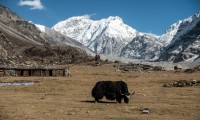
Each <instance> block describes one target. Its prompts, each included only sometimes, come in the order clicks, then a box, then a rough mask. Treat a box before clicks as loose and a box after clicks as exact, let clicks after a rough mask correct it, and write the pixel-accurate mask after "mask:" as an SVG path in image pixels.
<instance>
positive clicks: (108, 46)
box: [52, 16, 138, 56]
mask: <svg viewBox="0 0 200 120" xmlns="http://www.w3.org/2000/svg"><path fill="white" fill-rule="evenodd" d="M52 29H54V30H55V31H58V32H61V33H62V34H65V35H67V36H69V37H71V38H73V39H76V40H77V41H79V42H80V43H82V44H84V45H85V46H87V47H89V48H90V49H91V50H93V51H96V52H98V53H104V54H106V55H114V56H117V55H119V54H120V52H121V49H122V48H123V47H124V46H125V45H126V44H128V43H129V42H130V41H131V40H132V39H133V38H134V37H135V36H136V35H137V34H138V32H137V31H136V30H135V29H133V28H131V27H130V26H128V25H126V24H124V23H123V20H122V19H121V18H120V17H118V16H115V17H114V16H110V17H108V18H104V19H101V20H92V19H91V18H90V17H89V16H77V17H72V18H69V19H66V20H64V21H61V22H59V23H57V24H56V25H54V26H53V27H52Z"/></svg>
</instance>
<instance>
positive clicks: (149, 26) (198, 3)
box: [0, 0, 200, 35]
mask: <svg viewBox="0 0 200 120" xmlns="http://www.w3.org/2000/svg"><path fill="white" fill-rule="evenodd" d="M0 3H1V4H3V5H5V6H6V7H8V8H10V9H11V10H12V11H14V12H15V13H17V14H18V15H20V16H21V17H22V18H24V19H26V20H28V21H33V22H34V23H38V24H42V25H45V26H47V27H52V26H53V25H55V24H56V23H57V22H59V21H62V20H65V19H67V18H69V17H72V16H81V15H86V14H87V15H91V18H92V19H95V20H98V19H102V18H107V17H109V16H119V17H121V18H122V19H123V21H124V23H126V24H128V25H129V26H131V27H133V28H134V29H136V30H138V31H140V32H150V33H154V34H157V35H161V34H162V33H164V31H165V30H166V29H167V28H168V27H169V26H170V25H171V24H173V23H175V22H178V20H182V19H185V18H187V17H189V16H191V15H193V14H195V13H197V12H198V11H200V0H1V1H0Z"/></svg>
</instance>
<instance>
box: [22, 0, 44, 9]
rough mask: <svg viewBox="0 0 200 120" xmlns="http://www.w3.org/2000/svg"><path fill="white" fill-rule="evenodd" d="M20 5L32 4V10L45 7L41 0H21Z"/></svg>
mask: <svg viewBox="0 0 200 120" xmlns="http://www.w3.org/2000/svg"><path fill="white" fill-rule="evenodd" d="M18 5H20V6H24V5H27V6H31V10H35V9H38V10H42V9H44V6H43V5H42V3H41V1H40V0H20V1H19V3H18Z"/></svg>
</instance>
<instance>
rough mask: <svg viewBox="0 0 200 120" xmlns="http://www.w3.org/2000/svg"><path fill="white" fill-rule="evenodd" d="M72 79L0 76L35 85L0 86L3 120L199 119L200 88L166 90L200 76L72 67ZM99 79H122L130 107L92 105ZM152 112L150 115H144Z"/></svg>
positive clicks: (110, 67) (0, 119)
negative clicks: (145, 109) (126, 88)
mask: <svg viewBox="0 0 200 120" xmlns="http://www.w3.org/2000/svg"><path fill="white" fill-rule="evenodd" d="M69 69H70V73H71V76H70V77H0V82H12V81H34V82H35V83H34V84H33V85H30V86H0V96H1V97H0V120H67V119H72V120H84V119H85V120H86V119H87V120H88V119H91V120H94V119H95V120H101V119H114V120H199V119H200V87H199V86H195V87H176V88H175V87H171V88H166V87H162V85H163V84H165V83H171V82H174V81H177V80H199V79H200V72H195V73H184V72H175V71H158V72H155V71H152V72H147V73H137V72H132V73H131V72H125V73H124V72H121V71H115V68H113V64H107V65H103V66H98V67H91V66H85V65H71V66H70V68H69ZM100 80H124V81H125V82H126V83H127V84H128V87H129V92H133V91H135V95H134V96H133V97H132V98H131V100H130V102H129V104H125V103H122V104H119V103H116V102H115V101H108V100H106V99H103V100H102V101H103V102H101V103H94V99H93V98H92V97H91V90H92V88H93V86H94V85H95V83H96V82H97V81H100ZM144 108H149V111H150V113H149V114H141V112H142V111H141V110H142V109H144Z"/></svg>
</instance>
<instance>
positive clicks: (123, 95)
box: [92, 81, 134, 103]
mask: <svg viewBox="0 0 200 120" xmlns="http://www.w3.org/2000/svg"><path fill="white" fill-rule="evenodd" d="M133 94H134V92H133V93H132V94H130V93H129V92H128V86H127V84H126V83H125V82H124V81H99V82H97V83H96V85H95V86H94V88H93V89H92V96H93V97H94V98H95V102H99V100H100V99H102V98H103V97H104V96H105V97H106V99H108V100H116V101H117V102H118V103H121V100H122V99H124V102H125V103H128V102H129V98H130V97H131V95H133Z"/></svg>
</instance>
